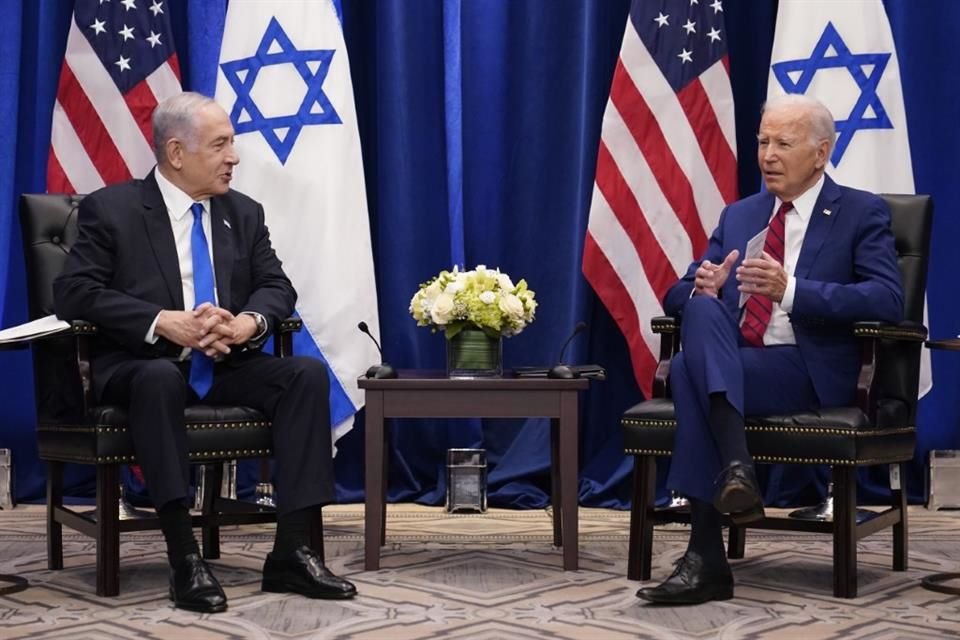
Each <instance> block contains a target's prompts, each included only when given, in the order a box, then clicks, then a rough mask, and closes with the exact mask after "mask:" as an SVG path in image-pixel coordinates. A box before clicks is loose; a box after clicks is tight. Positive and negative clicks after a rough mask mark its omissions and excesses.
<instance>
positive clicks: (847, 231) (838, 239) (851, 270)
mask: <svg viewBox="0 0 960 640" xmlns="http://www.w3.org/2000/svg"><path fill="white" fill-rule="evenodd" d="M773 205H774V196H773V194H771V193H769V192H764V193H759V194H756V195H753V196H750V197H748V198H744V199H743V200H740V201H738V202H735V203H733V204H731V205H730V206H729V207H727V208H726V209H724V211H723V213H722V214H721V215H720V222H719V224H718V225H717V229H716V231H714V233H713V235H712V236H711V238H710V243H709V246H708V247H707V251H706V252H705V253H704V255H703V256H702V257H701V258H700V260H698V261H696V262H694V263H692V264H691V265H690V267H689V269H688V270H687V273H686V275H685V276H684V277H683V279H681V280H680V281H679V282H678V283H677V284H675V285H674V286H673V287H672V288H671V289H670V291H668V292H667V295H666V297H665V298H664V305H663V306H664V310H665V311H666V313H668V314H670V315H682V312H683V306H684V305H685V304H686V302H687V300H688V299H689V297H690V292H691V291H692V289H693V281H694V274H695V273H696V270H697V267H698V266H699V265H700V263H701V262H702V261H703V260H710V261H711V262H713V263H720V262H722V261H723V259H724V257H726V255H727V254H728V253H729V252H730V251H731V250H733V249H739V250H740V259H739V260H738V261H737V264H736V265H734V267H733V269H736V267H737V266H739V265H740V262H741V261H742V260H743V253H744V249H745V248H746V245H747V241H748V240H749V239H750V238H752V237H753V236H755V235H756V234H757V233H759V232H760V231H761V230H762V229H763V228H764V227H765V226H767V224H768V222H769V218H770V214H771V213H772V212H773ZM827 211H829V213H826V212H827ZM794 277H795V278H796V279H797V289H796V294H795V296H794V300H793V311H792V312H791V313H790V321H791V323H792V324H793V331H794V334H795V335H796V339H797V347H798V348H799V349H800V353H801V355H802V356H803V359H804V361H805V362H806V364H807V368H808V369H809V371H810V375H811V377H812V380H813V386H814V388H815V389H816V392H817V397H818V398H819V399H820V402H821V404H822V405H824V406H837V405H844V404H848V403H850V402H852V401H853V393H854V390H855V385H856V375H857V371H858V368H859V358H860V353H859V350H858V345H857V344H856V340H855V339H854V337H853V333H852V331H851V324H852V323H853V322H855V321H858V320H881V321H885V322H899V321H900V320H902V319H903V291H902V287H901V284H900V270H899V269H898V267H897V254H896V251H895V248H894V240H893V234H892V232H891V231H890V212H889V210H888V209H887V205H886V203H885V202H884V201H883V200H882V199H881V198H879V197H877V196H875V195H873V194H871V193H867V192H865V191H859V190H857V189H850V188H847V187H843V186H840V185H838V184H836V183H835V182H834V181H833V180H831V179H830V177H829V176H827V177H826V178H825V180H824V185H823V189H822V191H821V192H820V197H819V198H818V199H817V203H816V206H815V207H814V209H813V214H812V216H811V218H810V224H809V226H808V227H807V233H806V235H805V236H804V238H803V245H802V246H801V248H800V256H799V259H798V261H797V267H796V270H795V273H794ZM737 284H738V283H737V279H736V276H735V273H734V271H733V270H731V274H730V277H729V278H728V279H727V282H726V283H725V284H724V286H723V289H722V292H721V294H720V295H721V298H722V299H723V301H724V303H725V304H726V305H727V308H728V309H729V310H730V313H731V314H733V317H735V318H739V317H740V308H739V303H740V293H739V292H738V291H737Z"/></svg>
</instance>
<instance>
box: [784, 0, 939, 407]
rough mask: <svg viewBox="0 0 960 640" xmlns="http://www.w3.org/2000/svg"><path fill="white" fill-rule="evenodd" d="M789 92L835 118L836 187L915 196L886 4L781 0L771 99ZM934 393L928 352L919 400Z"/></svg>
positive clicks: (875, 1) (830, 166)
mask: <svg viewBox="0 0 960 640" xmlns="http://www.w3.org/2000/svg"><path fill="white" fill-rule="evenodd" d="M786 93H801V94H806V95H810V96H813V97H815V98H817V99H818V100H820V101H821V102H822V103H824V104H825V105H826V106H827V108H828V109H830V111H831V113H833V117H834V118H835V119H836V126H837V144H836V147H835V149H834V151H833V154H832V155H831V157H830V163H829V164H828V166H827V173H829V174H830V176H831V177H832V178H834V179H835V180H836V181H837V182H839V183H840V184H843V185H846V186H850V187H855V188H858V189H864V190H866V191H872V192H874V193H915V189H914V184H913V165H912V163H911V161H910V139H909V136H908V134H907V119H906V110H905V108H904V105H903V88H902V86H901V84H900V65H899V64H898V62H897V50H896V48H895V47H894V43H893V33H892V32H891V30H890V21H889V19H888V18H887V14H886V11H885V10H884V8H883V3H882V2H881V0H860V1H859V2H837V1H836V0H780V5H779V9H778V12H777V26H776V31H775V35H774V41H773V55H772V56H771V62H770V77H769V81H768V84H767V97H768V98H773V97H775V96H780V95H783V94H786ZM924 323H925V324H927V318H926V308H924ZM932 386H933V379H932V375H931V369H930V352H929V350H927V349H922V350H921V363H920V395H921V396H923V395H925V394H926V393H927V392H928V391H929V390H930V388H931V387H932Z"/></svg>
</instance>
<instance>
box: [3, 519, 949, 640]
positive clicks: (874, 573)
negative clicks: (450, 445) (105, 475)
mask: <svg viewBox="0 0 960 640" xmlns="http://www.w3.org/2000/svg"><path fill="white" fill-rule="evenodd" d="M324 513H325V521H326V528H327V534H328V536H327V562H328V565H329V566H330V567H331V568H332V569H333V570H334V571H335V572H337V573H340V574H342V575H345V576H349V577H350V578H351V579H352V580H353V581H354V582H355V583H356V584H357V586H358V588H359V590H360V596H358V597H357V598H356V599H355V600H352V601H346V602H322V601H311V600H307V599H305V598H300V597H298V596H289V595H282V594H264V593H261V592H260V591H259V579H260V567H261V565H262V562H263V558H264V555H265V553H266V551H267V550H268V549H269V547H270V544H271V540H272V528H271V527H266V526H263V527H252V526H251V527H243V528H228V529H226V530H224V534H223V539H224V544H223V548H222V558H221V560H218V561H216V562H215V563H213V564H214V570H215V572H216V574H217V576H218V577H219V578H220V580H221V582H222V583H223V586H224V588H225V589H226V592H227V595H228V597H229V599H230V609H229V611H227V612H226V613H224V614H219V615H213V616H206V615H197V614H192V613H189V612H183V611H178V610H175V609H173V608H172V607H171V606H170V604H169V603H168V601H167V599H166V589H167V582H166V580H167V568H166V561H165V556H164V552H163V544H162V541H161V539H160V537H159V534H154V533H152V532H151V533H140V534H125V536H124V538H123V540H124V542H123V543H122V544H121V556H122V557H121V574H120V590H121V595H120V597H118V598H97V597H96V596H94V595H93V593H94V586H93V584H94V575H93V554H94V548H93V545H92V544H91V543H90V542H89V541H88V539H86V538H83V537H81V536H79V535H74V534H72V533H70V532H68V531H67V530H66V529H65V534H66V540H65V543H64V545H65V553H66V556H67V557H66V559H65V564H66V569H64V570H63V571H57V572H52V571H48V570H47V569H46V559H45V547H44V545H45V542H44V536H43V515H42V514H43V512H42V509H41V508H40V507H18V508H17V509H15V510H13V511H0V573H15V574H20V575H22V576H24V577H27V578H28V579H29V580H30V583H31V587H30V588H29V589H28V590H26V591H23V592H20V593H18V594H14V595H9V596H6V597H0V638H58V639H61V640H67V639H78V640H79V639H83V640H100V639H103V640H107V639H111V640H112V639H118V640H119V639H121V638H123V639H126V638H173V639H176V640H187V639H191V638H237V639H241V638H242V639H247V638H298V639H299V638H356V639H377V640H381V639H389V640H416V639H419V638H456V639H457V640H501V639H502V640H507V639H509V640H525V639H533V638H571V639H575V638H587V639H604V640H606V639H611V640H616V639H619V638H659V639H667V638H718V637H722V638H725V639H733V638H791V639H792V638H822V639H827V638H837V639H840V638H843V639H864V638H870V639H871V640H875V639H894V638H910V639H913V640H915V639H922V638H931V639H932V638H944V637H960V598H957V597H952V596H948V595H943V594H938V593H934V592H931V591H927V590H925V589H923V588H921V587H920V580H921V578H922V577H923V576H925V575H927V574H929V573H932V572H939V571H960V526H958V525H960V512H956V511H938V512H930V511H927V510H925V509H922V508H917V507H915V508H912V510H911V518H912V520H911V523H910V571H908V572H905V573H894V572H892V571H890V570H889V565H890V557H889V545H890V539H889V535H888V534H877V535H875V536H871V537H869V538H867V539H866V540H864V541H863V542H862V543H861V545H860V553H861V556H860V557H861V561H860V574H859V575H860V594H861V595H860V597H859V598H857V599H856V600H851V601H844V600H838V599H835V598H833V597H832V596H831V591H832V582H831V573H830V567H831V565H830V550H831V544H830V541H829V538H828V537H825V536H818V535H812V534H811V535H796V534H787V533H772V532H759V531H758V532H751V533H748V537H747V554H746V558H745V559H743V560H738V561H735V563H734V572H735V575H736V578H737V590H736V596H737V597H736V598H735V599H734V600H731V601H728V602H722V603H710V604H706V605H701V606H698V607H688V608H664V607H653V606H647V605H644V604H642V603H641V602H640V601H639V600H637V599H636V598H635V597H634V595H633V594H634V592H635V591H636V589H637V587H638V585H639V583H634V582H630V581H628V580H627V579H626V577H625V575H626V558H625V554H626V549H627V514H626V513H623V512H616V511H607V510H599V509H583V510H581V518H580V530H581V539H580V554H581V556H580V557H581V560H580V565H581V570H580V571H577V572H569V573H565V572H563V571H561V570H560V568H559V567H560V560H561V558H560V552H559V550H557V549H555V548H553V547H552V546H551V545H550V540H551V529H550V519H549V515H548V514H547V513H545V512H542V511H506V510H491V511H490V512H488V513H487V514H484V515H454V516H451V515H448V514H446V513H445V512H444V511H443V510H442V509H439V508H427V507H419V506H415V505H391V506H390V508H389V512H388V525H387V537H388V539H387V542H388V544H387V547H386V548H384V552H383V562H382V569H381V570H380V571H377V572H369V573H368V572H364V571H363V556H362V543H363V525H362V520H363V509H362V505H344V506H338V507H330V508H328V509H327V510H325V512H324ZM686 537H687V531H686V530H685V529H684V528H673V527H669V528H666V527H665V528H663V529H658V531H657V537H656V541H655V547H654V554H655V558H654V562H655V566H654V578H655V579H662V578H663V577H665V576H666V575H667V574H668V573H669V572H670V568H671V563H672V562H673V561H674V560H675V559H676V558H677V557H678V556H679V555H680V553H681V552H682V550H683V548H684V546H685V544H686Z"/></svg>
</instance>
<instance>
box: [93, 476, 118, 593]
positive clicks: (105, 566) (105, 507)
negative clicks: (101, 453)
mask: <svg viewBox="0 0 960 640" xmlns="http://www.w3.org/2000/svg"><path fill="white" fill-rule="evenodd" d="M96 542H97V595H98V596H104V597H113V596H116V595H117V594H119V593H120V465H117V464H98V465H97V536H96Z"/></svg>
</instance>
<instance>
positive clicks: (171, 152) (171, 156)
mask: <svg viewBox="0 0 960 640" xmlns="http://www.w3.org/2000/svg"><path fill="white" fill-rule="evenodd" d="M164 151H165V152H166V154H167V164H169V165H170V166H171V167H173V168H174V169H177V170H179V169H180V168H182V167H183V151H184V150H183V143H182V142H180V140H178V139H177V138H170V139H169V140H167V145H166V146H165V147H164Z"/></svg>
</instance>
